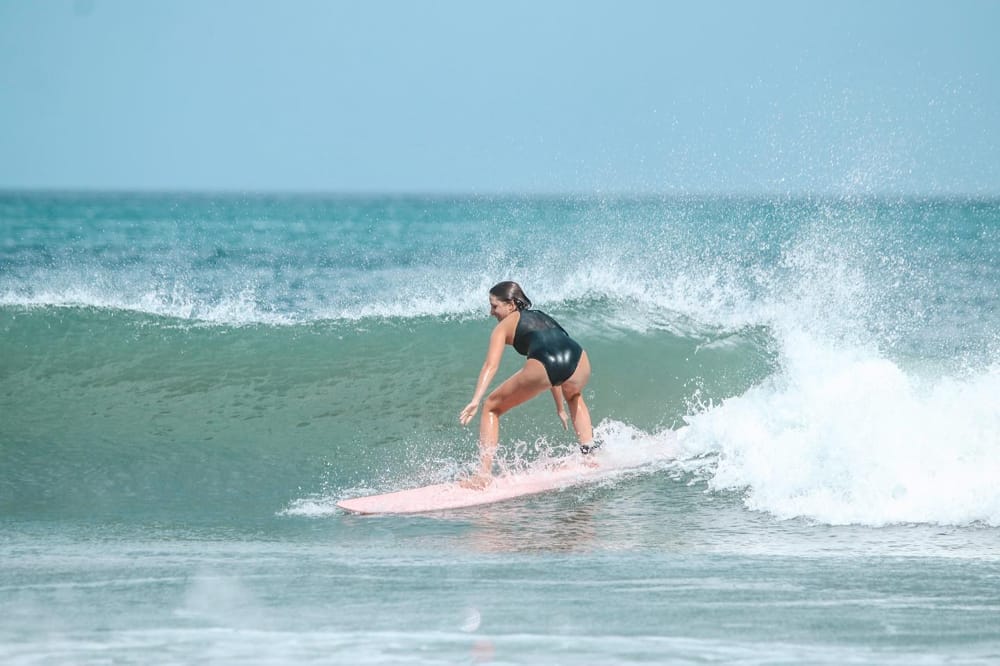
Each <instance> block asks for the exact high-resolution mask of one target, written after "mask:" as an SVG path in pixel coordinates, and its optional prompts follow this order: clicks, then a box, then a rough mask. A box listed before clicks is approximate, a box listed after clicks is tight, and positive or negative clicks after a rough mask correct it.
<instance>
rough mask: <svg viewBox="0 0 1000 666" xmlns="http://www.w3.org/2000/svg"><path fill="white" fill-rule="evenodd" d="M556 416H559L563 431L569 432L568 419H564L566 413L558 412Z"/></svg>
mask: <svg viewBox="0 0 1000 666" xmlns="http://www.w3.org/2000/svg"><path fill="white" fill-rule="evenodd" d="M556 414H558V415H559V420H560V421H562V424H563V430H569V419H568V418H567V417H566V412H565V411H562V410H560V411H558V412H556Z"/></svg>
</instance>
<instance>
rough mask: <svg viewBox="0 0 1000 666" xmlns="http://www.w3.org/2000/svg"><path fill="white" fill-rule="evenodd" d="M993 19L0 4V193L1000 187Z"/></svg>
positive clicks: (976, 4)
mask: <svg viewBox="0 0 1000 666" xmlns="http://www.w3.org/2000/svg"><path fill="white" fill-rule="evenodd" d="M998 33H1000V2H997V1H992V0H982V1H969V0H966V1H954V2H945V1H944V0H942V1H941V2H920V1H913V0H908V1H889V0H881V1H880V0H867V1H863V2H862V1H854V0H850V1H848V0H837V1H836V2H834V1H830V2H810V1H808V0H795V1H782V2H778V1H761V2H750V1H743V2H736V1H734V2H721V1H718V0H715V1H712V0H708V1H699V2H694V1H692V2H683V3H682V2H667V1H659V2H657V1H649V2H639V1H632V2H629V1H627V0H620V1H616V2H610V1H609V2H585V1H549V2H546V1H543V0H534V1H523V2H521V1H504V2H491V3H487V2H475V1H474V0H447V1H446V0H436V1H431V0H428V1H426V2H418V1H416V0H395V1H392V0H366V1H360V0H357V1H352V2H340V1H333V0H331V1H320V0H313V1H306V0H287V1H285V2H278V1H277V0H275V1H266V0H231V1H223V0H169V1H168V0H157V1H154V0H0V188H26V187H27V188H35V187H40V188H72V189H77V188H84V189H91V188H96V189H133V188H137V189H147V190H148V189H154V190H163V189H166V190H175V189H194V190H237V191H287V190H292V191H332V192H463V193H480V194H488V193H511V192H580V193H610V192H626V193H638V192H657V193H659V192H662V193H668V194H669V193H680V194H683V193H703V192H725V193H755V192H764V193H801V192H809V191H812V192H825V193H830V192H833V193H858V194H864V193H883V192H899V193H929V194H990V195H993V194H1000V46H998V44H1000V39H998V38H997V35H998Z"/></svg>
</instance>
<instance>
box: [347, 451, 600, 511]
mask: <svg viewBox="0 0 1000 666" xmlns="http://www.w3.org/2000/svg"><path fill="white" fill-rule="evenodd" d="M591 464H595V463H591ZM615 471H620V470H616V469H615V468H613V467H612V468H610V469H609V468H608V467H606V466H603V465H600V464H597V465H596V466H594V467H591V466H588V465H584V464H583V462H581V461H579V460H567V461H564V462H561V463H559V464H558V466H556V467H554V468H551V469H541V470H534V471H531V470H529V471H525V472H519V473H513V474H505V475H502V476H495V477H493V482H492V483H491V484H490V485H489V486H487V487H486V488H483V489H481V490H477V489H472V488H463V487H462V486H461V485H459V484H458V483H457V482H453V483H439V484H437V485H433V486H425V487H423V488H412V489H410V490H400V491H398V492H394V493H388V494H385V495H370V496H368V497H357V498H355V499H346V500H341V501H340V502H337V506H338V507H340V508H341V509H344V510H345V511H350V512H351V513H360V514H377V513H427V512H430V511H443V510H446V509H460V508H464V507H470V506H479V505H482V504H493V503H494V502H503V501H505V500H510V499H515V498H518V497H527V496H529V495H538V494H539V493H544V492H548V491H552V490H562V489H563V488H568V487H570V486H576V485H580V484H583V483H593V482H595V481H600V480H601V479H604V478H607V477H608V476H609V472H610V473H613V472H615Z"/></svg>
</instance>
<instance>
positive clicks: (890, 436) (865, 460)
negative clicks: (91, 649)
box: [679, 333, 1000, 526]
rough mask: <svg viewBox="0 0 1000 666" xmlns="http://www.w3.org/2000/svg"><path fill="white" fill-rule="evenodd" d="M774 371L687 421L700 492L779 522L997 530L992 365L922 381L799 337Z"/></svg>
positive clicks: (872, 358)
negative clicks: (729, 493) (704, 466)
mask: <svg viewBox="0 0 1000 666" xmlns="http://www.w3.org/2000/svg"><path fill="white" fill-rule="evenodd" d="M782 364H783V369H782V371H781V372H780V373H779V374H777V375H776V376H774V377H771V378H769V379H768V380H767V381H766V382H765V383H763V384H762V385H760V386H757V387H755V388H753V389H751V390H749V391H747V392H746V393H745V394H743V395H740V396H737V397H733V398H730V399H728V400H725V401H723V402H722V403H721V404H718V405H716V406H714V407H711V408H709V409H707V410H705V411H703V412H701V413H698V414H695V415H693V416H690V417H688V418H687V422H688V425H687V426H686V427H684V428H682V430H681V432H680V433H679V441H680V443H681V445H682V446H683V448H684V451H685V453H686V454H687V455H688V456H697V455H703V454H707V453H714V454H717V458H716V459H715V462H714V467H713V468H712V469H711V470H710V471H709V474H710V478H709V486H710V487H711V488H712V489H715V490H727V489H739V490H742V491H744V492H745V503H746V506H747V507H748V508H750V509H753V510H759V511H766V512H768V513H771V514H773V515H775V516H777V517H779V518H791V517H796V516H802V517H806V518H810V519H814V520H817V521H821V522H824V523H829V524H847V523H859V524H866V525H885V524H889V523H940V524H950V525H965V524H972V523H983V524H987V525H993V526H996V525H1000V484H998V483H997V479H998V478H1000V403H998V402H997V396H998V395H1000V367H998V366H994V367H992V368H989V369H987V370H985V371H982V372H979V373H976V374H970V375H968V376H952V377H947V376H940V375H937V376H930V377H923V376H921V373H920V372H919V371H918V370H917V369H906V368H904V367H902V366H901V365H900V364H898V363H894V362H892V361H890V360H888V359H886V358H883V357H881V356H879V355H878V354H877V353H876V352H874V351H872V350H869V349H863V348H843V347H836V346H832V345H830V344H828V343H825V342H822V341H820V340H817V339H816V338H815V337H812V336H810V335H808V334H805V333H800V334H797V335H789V336H787V337H786V339H785V340H784V346H783V359H782Z"/></svg>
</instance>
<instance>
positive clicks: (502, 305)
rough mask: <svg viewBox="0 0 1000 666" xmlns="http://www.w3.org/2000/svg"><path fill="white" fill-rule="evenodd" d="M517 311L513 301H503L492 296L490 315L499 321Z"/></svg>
mask: <svg viewBox="0 0 1000 666" xmlns="http://www.w3.org/2000/svg"><path fill="white" fill-rule="evenodd" d="M515 310H517V306H516V305H514V302H513V301H501V300H500V299H499V298H497V297H496V296H494V295H493V294H490V315H491V316H493V317H496V319H497V321H503V319H504V318H505V317H507V316H508V315H509V314H510V313H512V312H514V311H515Z"/></svg>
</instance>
